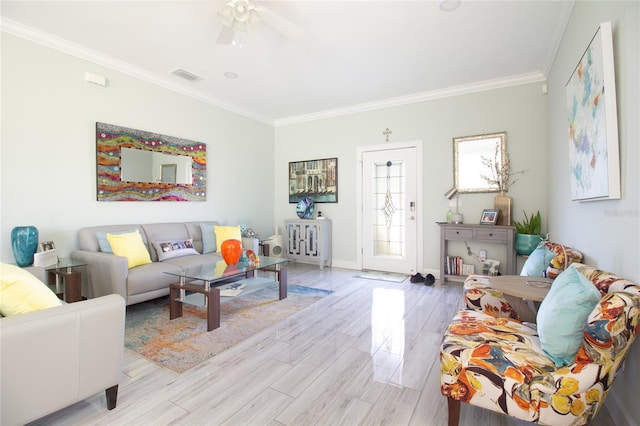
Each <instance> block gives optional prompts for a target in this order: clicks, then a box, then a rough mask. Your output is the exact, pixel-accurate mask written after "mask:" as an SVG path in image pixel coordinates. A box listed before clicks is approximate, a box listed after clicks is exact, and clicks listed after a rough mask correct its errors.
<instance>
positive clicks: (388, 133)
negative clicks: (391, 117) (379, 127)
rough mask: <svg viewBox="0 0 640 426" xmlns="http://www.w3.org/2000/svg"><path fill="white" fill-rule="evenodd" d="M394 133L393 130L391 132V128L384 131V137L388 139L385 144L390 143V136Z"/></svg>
mask: <svg viewBox="0 0 640 426" xmlns="http://www.w3.org/2000/svg"><path fill="white" fill-rule="evenodd" d="M391 133H393V132H392V131H391V130H389V128H388V127H387V128H386V129H384V132H382V134H383V135H385V136H386V137H387V138H386V139H385V142H389V135H390V134H391Z"/></svg>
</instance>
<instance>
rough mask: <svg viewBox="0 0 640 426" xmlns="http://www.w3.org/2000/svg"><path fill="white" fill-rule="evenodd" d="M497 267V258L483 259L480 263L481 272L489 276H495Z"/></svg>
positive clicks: (498, 264) (498, 266)
mask: <svg viewBox="0 0 640 426" xmlns="http://www.w3.org/2000/svg"><path fill="white" fill-rule="evenodd" d="M499 268H500V261H499V260H494V259H485V260H484V264H483V265H482V273H483V274H484V275H489V276H490V277H495V276H496V275H498V271H499Z"/></svg>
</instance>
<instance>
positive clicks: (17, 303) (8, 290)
mask: <svg viewBox="0 0 640 426" xmlns="http://www.w3.org/2000/svg"><path fill="white" fill-rule="evenodd" d="M61 304H62V302H61V301H60V299H58V296H56V295H55V294H54V293H53V291H51V289H50V288H49V287H47V286H46V284H45V283H43V282H42V281H40V280H39V279H37V278H36V277H35V276H33V275H31V274H30V273H29V272H27V271H25V270H24V269H22V268H19V267H17V266H15V265H7V264H5V263H2V264H0V314H2V315H3V316H5V317H8V316H11V315H19V314H24V313H27V312H32V311H39V310H40V309H46V308H52V307H54V306H60V305H61Z"/></svg>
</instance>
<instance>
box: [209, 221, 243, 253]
mask: <svg viewBox="0 0 640 426" xmlns="http://www.w3.org/2000/svg"><path fill="white" fill-rule="evenodd" d="M213 232H215V233H216V247H217V252H218V253H220V247H221V246H222V243H223V242H224V241H226V240H240V241H242V234H241V233H240V225H238V226H218V225H215V226H214V227H213Z"/></svg>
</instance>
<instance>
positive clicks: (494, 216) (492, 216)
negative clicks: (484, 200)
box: [480, 209, 499, 225]
mask: <svg viewBox="0 0 640 426" xmlns="http://www.w3.org/2000/svg"><path fill="white" fill-rule="evenodd" d="M498 213H499V211H498V210H496V209H484V211H483V212H482V216H481V217H480V225H495V224H496V222H498Z"/></svg>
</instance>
